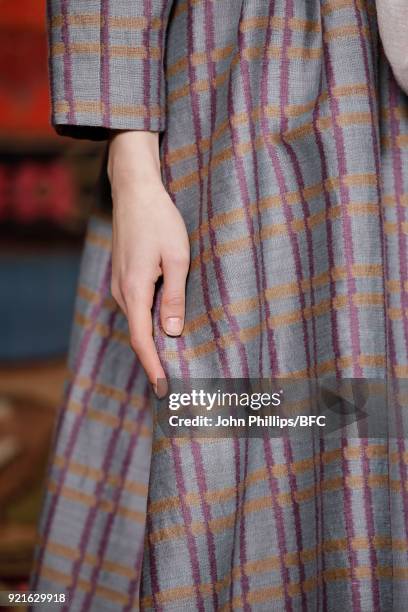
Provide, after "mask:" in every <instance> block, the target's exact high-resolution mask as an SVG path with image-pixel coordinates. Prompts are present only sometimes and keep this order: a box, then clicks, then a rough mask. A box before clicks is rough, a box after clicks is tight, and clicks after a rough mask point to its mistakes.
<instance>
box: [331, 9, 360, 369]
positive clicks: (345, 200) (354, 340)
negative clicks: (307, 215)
mask: <svg viewBox="0 0 408 612" xmlns="http://www.w3.org/2000/svg"><path fill="white" fill-rule="evenodd" d="M322 39H323V52H324V63H325V68H326V75H327V90H328V93H329V104H330V111H331V116H332V122H333V133H334V140H335V145H336V152H337V164H338V170H339V179H340V190H339V191H340V199H341V205H342V225H343V243H344V254H345V259H346V269H347V297H348V304H349V313H350V336H351V338H350V339H351V349H352V356H353V375H354V376H355V377H361V376H362V375H363V370H362V368H361V365H360V362H359V357H360V353H361V347H360V329H359V320H358V309H357V307H356V306H355V305H354V302H353V296H354V294H355V292H356V284H355V279H354V277H353V270H352V266H353V235H352V228H351V220H350V215H349V213H348V205H349V203H350V196H349V190H348V187H347V185H346V184H345V182H344V180H343V177H344V176H346V175H347V162H346V152H345V148H344V139H343V131H342V128H341V127H340V126H339V124H338V123H337V117H338V115H339V104H338V101H337V99H336V97H335V96H334V95H333V88H334V87H335V85H336V83H335V76H334V70H333V66H332V62H331V56H330V45H329V44H328V43H327V42H325V23H324V18H323V19H322Z"/></svg>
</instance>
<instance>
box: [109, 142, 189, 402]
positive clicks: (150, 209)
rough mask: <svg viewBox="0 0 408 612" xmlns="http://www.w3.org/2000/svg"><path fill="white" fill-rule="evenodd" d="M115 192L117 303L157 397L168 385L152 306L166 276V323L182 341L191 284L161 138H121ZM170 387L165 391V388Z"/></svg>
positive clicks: (113, 163)
mask: <svg viewBox="0 0 408 612" xmlns="http://www.w3.org/2000/svg"><path fill="white" fill-rule="evenodd" d="M108 176H109V180H110V182H111V187H112V199H113V227H112V230H113V235H112V283H111V291H112V295H113V297H114V299H115V300H116V302H117V303H118V305H119V306H120V308H121V309H122V310H123V312H124V314H125V315H126V317H127V319H128V323H129V330H130V342H131V346H132V348H133V350H134V351H135V353H136V355H137V357H138V358H139V360H140V362H141V364H142V366H143V368H144V369H145V371H146V374H147V376H148V378H149V380H150V382H151V384H152V386H153V389H154V391H155V393H156V394H159V395H160V396H162V395H164V394H165V393H166V390H167V389H164V388H163V389H162V388H161V387H160V389H158V388H157V380H158V379H163V380H164V379H165V373H164V370H163V367H162V365H161V363H160V360H159V357H158V354H157V351H156V346H155V343H154V340H153V335H152V334H153V325H152V313H151V309H152V305H153V298H154V291H155V284H156V281H157V279H158V278H159V277H160V276H161V275H163V295H162V302H161V310H160V320H161V325H162V327H163V329H164V331H165V332H166V333H167V334H168V335H170V336H179V335H180V334H181V333H182V330H183V326H184V308H185V283H186V277H187V273H188V268H189V263H190V246H189V241H188V236H187V232H186V228H185V225H184V221H183V219H182V217H181V215H180V213H179V211H178V210H177V208H176V207H175V205H174V204H173V202H172V200H171V199H170V197H169V195H168V193H167V191H166V190H165V188H164V186H163V183H162V180H161V173H160V158H159V145H158V134H157V133H155V132H143V131H131V132H119V133H117V134H116V135H115V136H114V137H113V138H112V140H111V142H110V146H109V159H108ZM164 386H165V385H164Z"/></svg>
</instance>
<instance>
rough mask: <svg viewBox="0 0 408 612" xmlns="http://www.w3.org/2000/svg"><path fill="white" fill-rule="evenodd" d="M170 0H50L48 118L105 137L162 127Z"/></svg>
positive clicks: (69, 129)
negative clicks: (112, 132)
mask: <svg viewBox="0 0 408 612" xmlns="http://www.w3.org/2000/svg"><path fill="white" fill-rule="evenodd" d="M171 4H172V0H132V1H131V2H129V0H48V7H47V13H48V40H49V64H50V84H51V110H52V123H53V124H54V125H55V127H56V130H57V131H58V132H59V133H60V134H64V135H69V136H74V137H77V138H78V137H79V138H91V139H97V140H100V139H104V138H106V137H107V136H108V134H109V130H110V129H135V130H150V131H161V130H163V129H164V127H165V104H164V98H165V78H164V71H163V56H164V44H165V31H166V27H167V22H168V19H169V13H170V9H171Z"/></svg>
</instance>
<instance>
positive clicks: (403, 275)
mask: <svg viewBox="0 0 408 612" xmlns="http://www.w3.org/2000/svg"><path fill="white" fill-rule="evenodd" d="M389 104H390V131H391V151H392V165H393V172H394V189H395V200H396V205H397V219H398V239H399V245H398V246H399V256H400V257H399V261H400V265H399V276H400V291H401V302H402V305H403V325H404V338H405V346H407V323H408V321H407V317H406V314H405V313H404V310H405V309H406V292H405V287H404V284H405V283H404V281H405V282H406V281H407V280H408V277H407V249H406V242H405V238H404V233H403V231H402V228H401V224H402V223H403V222H404V218H405V215H404V207H403V205H402V201H401V198H402V195H403V193H404V182H403V175H402V159H401V152H400V148H399V146H398V144H397V138H398V136H399V133H400V130H399V123H398V119H397V117H396V113H395V112H396V109H397V108H398V85H397V83H396V81H395V79H394V77H393V75H392V74H391V71H390V74H389ZM390 272H391V270H390ZM389 331H390V338H389V342H390V357H391V365H392V373H391V375H392V388H393V394H394V402H393V403H394V406H395V425H396V432H399V435H398V436H397V447H398V453H399V471H400V475H401V483H402V484H401V493H402V504H403V512H404V527H405V537H406V539H408V491H407V490H406V487H405V486H404V483H406V482H407V478H408V471H407V465H406V463H405V461H404V454H405V436H404V431H405V429H404V422H403V418H402V414H401V410H402V409H403V407H402V406H401V403H400V401H399V384H398V380H397V378H396V376H395V375H394V374H395V371H394V368H395V366H396V365H397V364H398V357H397V350H396V346H395V340H394V332H393V325H392V321H391V323H390V328H389ZM405 354H407V351H406V352H405Z"/></svg>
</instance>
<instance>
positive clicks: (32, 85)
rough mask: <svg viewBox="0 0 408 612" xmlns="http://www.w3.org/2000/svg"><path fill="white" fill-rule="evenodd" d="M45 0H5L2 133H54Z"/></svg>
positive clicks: (0, 55) (0, 44) (1, 17)
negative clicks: (50, 99)
mask: <svg viewBox="0 0 408 612" xmlns="http://www.w3.org/2000/svg"><path fill="white" fill-rule="evenodd" d="M45 4H46V3H45V1H43V0H18V1H16V0H1V11H0V137H3V138H7V137H10V136H14V137H15V136H17V137H19V136H21V137H32V136H47V137H53V135H54V132H53V130H52V128H51V127H50V125H49V107H50V105H49V95H48V67H47V43H46V19H45Z"/></svg>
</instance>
